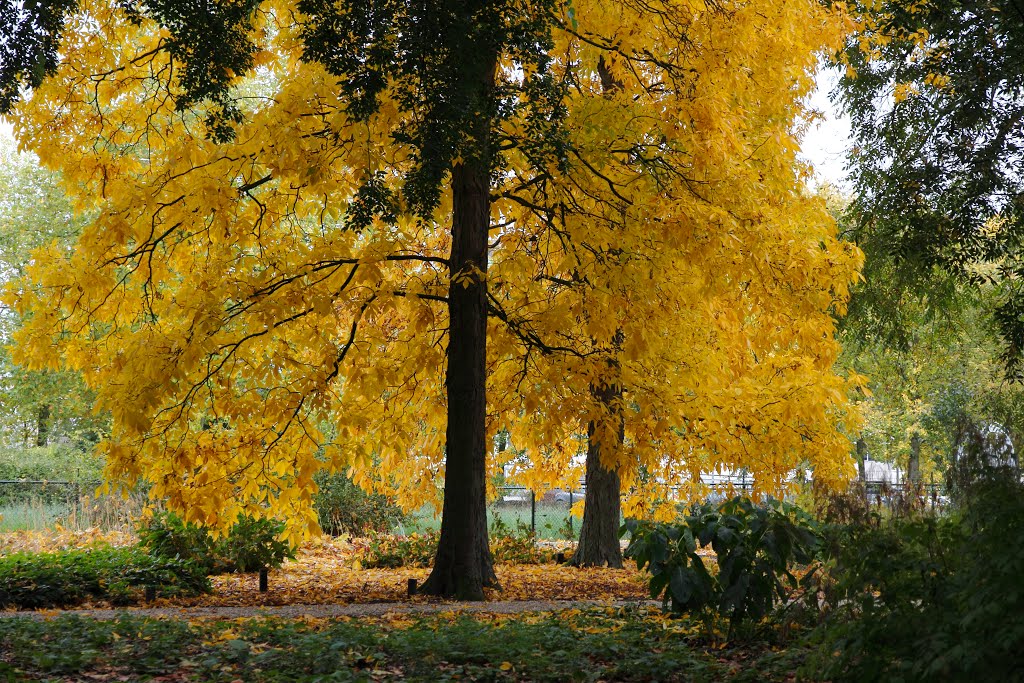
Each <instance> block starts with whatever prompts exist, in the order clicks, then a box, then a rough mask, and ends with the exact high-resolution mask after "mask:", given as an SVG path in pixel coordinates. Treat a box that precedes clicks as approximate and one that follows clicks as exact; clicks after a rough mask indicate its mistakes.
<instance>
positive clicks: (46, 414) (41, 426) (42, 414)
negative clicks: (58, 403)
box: [36, 403, 50, 448]
mask: <svg viewBox="0 0 1024 683" xmlns="http://www.w3.org/2000/svg"><path fill="white" fill-rule="evenodd" d="M49 436H50V406H49V405H48V404H46V403H42V404H40V405H39V410H38V412H37V413H36V446H39V447H40V448H42V447H43V446H45V445H46V443H47V441H49Z"/></svg>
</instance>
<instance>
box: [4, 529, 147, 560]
mask: <svg viewBox="0 0 1024 683" xmlns="http://www.w3.org/2000/svg"><path fill="white" fill-rule="evenodd" d="M138 540H139V539H138V538H137V537H136V536H135V534H133V533H130V532H128V531H103V530H101V529H98V528H89V529H83V530H77V529H63V528H57V529H47V530H46V531H11V532H7V533H3V534H0V555H11V554H13V553H21V552H24V553H51V552H56V551H59V550H69V549H72V548H88V547H91V546H96V545H112V546H114V547H118V548H119V547H123V546H127V545H132V544H133V543H136V542H138Z"/></svg>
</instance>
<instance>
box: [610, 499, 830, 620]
mask: <svg viewBox="0 0 1024 683" xmlns="http://www.w3.org/2000/svg"><path fill="white" fill-rule="evenodd" d="M627 532H628V533H629V534H630V535H631V540H630V544H629V547H628V548H627V549H626V557H628V558H631V559H633V560H635V561H636V563H637V567H638V568H639V569H645V568H646V569H647V570H648V571H649V572H650V574H651V578H650V582H649V588H650V592H651V597H654V598H656V597H659V596H660V597H661V598H662V604H663V606H664V608H665V609H670V610H671V611H672V612H676V613H681V612H686V611H693V612H696V613H698V614H703V615H704V616H706V617H711V616H713V615H714V614H718V615H721V616H723V617H725V618H727V619H728V620H729V630H730V635H734V634H735V632H736V629H737V628H738V627H739V626H740V625H741V624H742V623H743V622H745V621H748V620H758V619H761V618H762V617H764V616H766V615H767V614H768V613H769V612H770V611H771V610H772V608H773V607H774V606H775V604H776V603H778V602H780V601H783V600H785V599H786V598H787V597H788V595H789V592H790V590H791V589H793V588H796V587H797V586H798V585H800V584H801V583H802V582H804V581H807V580H809V579H808V578H807V577H805V578H804V579H800V580H798V579H797V578H796V576H795V575H794V574H793V573H792V571H791V567H792V566H793V565H794V564H796V563H801V564H805V563H809V562H811V561H812V559H813V558H814V554H815V551H816V549H817V545H818V538H817V535H816V533H815V530H814V522H813V520H812V519H811V518H810V516H809V515H807V514H806V513H804V512H803V511H801V510H799V509H798V508H795V507H794V506H792V505H788V504H786V503H783V502H779V501H771V502H769V503H768V504H767V505H755V504H753V503H752V502H751V501H750V500H748V499H746V498H741V497H737V498H733V499H731V500H727V501H725V502H724V503H722V504H721V505H720V506H719V507H718V508H714V507H712V506H711V505H710V504H705V505H702V506H695V507H694V508H693V509H692V510H691V514H689V515H687V516H686V517H685V518H684V519H683V521H682V522H681V523H646V522H638V521H636V520H628V521H627V522H626V524H625V525H623V533H627ZM708 546H710V547H711V548H712V549H713V550H714V552H715V556H716V559H717V566H718V571H717V573H713V572H712V571H710V570H709V568H708V567H707V566H706V565H705V563H704V558H703V557H701V556H700V555H698V554H697V549H698V547H700V548H706V547H708Z"/></svg>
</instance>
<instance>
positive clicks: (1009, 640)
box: [805, 474, 1024, 681]
mask: <svg viewBox="0 0 1024 683" xmlns="http://www.w3.org/2000/svg"><path fill="white" fill-rule="evenodd" d="M960 493H961V505H960V506H959V507H958V508H957V509H955V510H954V511H952V512H951V513H950V514H948V515H945V516H939V517H931V516H923V515H919V516H917V517H911V518H908V519H899V518H897V519H888V520H886V519H875V520H872V521H870V522H868V523H851V524H843V525H835V526H834V527H832V528H831V529H830V530H829V531H828V533H827V537H828V541H829V543H828V548H829V558H830V559H829V564H830V567H831V569H830V571H829V575H828V579H829V581H828V583H827V584H826V585H825V587H826V588H827V589H828V590H824V591H822V593H821V599H822V600H823V603H824V606H825V615H824V618H823V620H822V622H821V624H820V625H819V626H818V628H817V630H816V632H815V633H814V636H813V642H814V645H815V646H816V647H815V650H816V651H817V652H818V653H819V654H818V655H817V656H815V657H813V658H812V659H811V660H810V661H809V662H808V664H807V665H806V667H805V675H806V676H808V677H812V678H821V679H828V680H834V681H866V680H902V681H935V680H943V681H953V680H956V681H967V680H975V681H1011V680H1024V677H1022V674H1021V671H1020V663H1021V653H1022V652H1024V620H1022V619H1021V615H1022V614H1024V589H1022V587H1021V577H1022V576H1024V534H1022V533H1021V530H1022V529H1024V486H1022V485H1021V483H1020V482H1019V481H1018V480H1017V479H1016V477H1015V476H1013V477H1011V476H1005V474H1004V475H1003V476H998V477H994V478H982V479H981V480H980V481H976V482H973V483H971V484H970V485H969V486H968V487H966V488H964V489H962V490H961V492H960Z"/></svg>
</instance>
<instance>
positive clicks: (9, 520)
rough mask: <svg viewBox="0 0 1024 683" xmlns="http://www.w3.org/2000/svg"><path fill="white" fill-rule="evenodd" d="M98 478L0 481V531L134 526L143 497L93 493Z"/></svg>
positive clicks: (97, 483) (97, 484) (139, 495)
mask: <svg viewBox="0 0 1024 683" xmlns="http://www.w3.org/2000/svg"><path fill="white" fill-rule="evenodd" d="M99 484H100V482H98V481H85V482H76V481H61V480H54V481H49V480H32V479H6V480H0V531H11V530H17V529H29V530H43V529H48V528H52V527H53V526H54V525H55V524H60V525H62V526H64V527H67V528H73V529H86V528H93V527H99V528H104V529H114V528H116V529H125V528H131V527H132V526H133V525H134V520H135V518H136V517H137V516H138V514H139V513H140V512H141V510H142V507H143V504H144V496H143V495H141V494H132V495H129V496H127V497H123V496H120V495H110V496H100V497H97V496H94V495H93V493H94V491H95V490H96V487H98V486H99Z"/></svg>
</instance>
